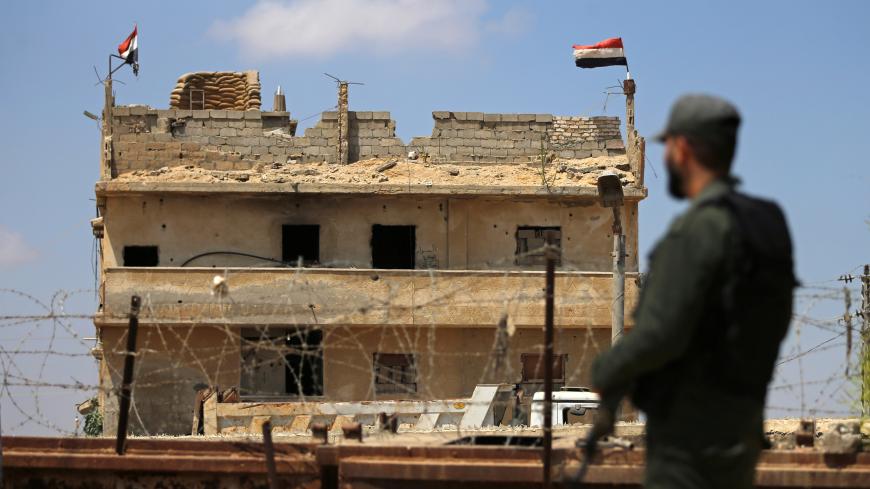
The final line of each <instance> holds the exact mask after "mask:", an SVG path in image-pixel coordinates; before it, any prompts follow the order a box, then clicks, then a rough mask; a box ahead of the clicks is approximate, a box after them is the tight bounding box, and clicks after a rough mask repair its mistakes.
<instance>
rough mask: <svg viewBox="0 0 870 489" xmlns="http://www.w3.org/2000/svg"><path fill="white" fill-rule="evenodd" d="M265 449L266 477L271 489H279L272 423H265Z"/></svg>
mask: <svg viewBox="0 0 870 489" xmlns="http://www.w3.org/2000/svg"><path fill="white" fill-rule="evenodd" d="M263 448H264V449H265V451H266V476H267V477H268V478H269V489H278V475H277V470H276V469H275V446H274V445H272V423H271V422H270V421H266V422H265V423H263Z"/></svg>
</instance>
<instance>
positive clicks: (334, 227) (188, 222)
mask: <svg viewBox="0 0 870 489" xmlns="http://www.w3.org/2000/svg"><path fill="white" fill-rule="evenodd" d="M636 211H637V204H636V203H634V202H629V203H628V205H627V206H626V208H625V221H626V234H627V236H628V242H627V251H628V259H627V266H626V268H627V270H629V271H635V270H637V214H636ZM611 219H612V218H611V214H610V210H609V209H602V208H601V207H600V206H598V205H597V204H591V203H588V202H584V201H574V202H564V201H563V202H560V203H559V202H552V201H547V200H544V199H537V200H534V199H528V200H524V201H520V200H508V199H501V200H496V199H492V200H485V199H457V198H451V199H447V198H412V197H384V196H365V197H322V196H320V197H306V196H293V195H288V196H280V197H275V196H272V197H268V196H261V197H244V196H237V195H235V196H234V195H213V196H207V197H197V196H184V195H164V196H162V197H154V196H125V197H110V198H109V199H108V202H107V206H106V212H105V225H106V237H105V243H104V253H105V266H107V267H113V266H122V265H123V263H122V262H123V259H122V252H123V247H124V246H125V245H157V246H159V248H160V266H170V267H171V266H179V265H181V264H182V263H183V262H184V261H185V260H187V259H188V258H190V257H192V256H194V255H196V254H199V253H203V252H208V251H237V252H245V253H251V254H255V255H260V256H265V257H269V258H273V259H278V260H280V259H281V225H282V224H319V225H320V226H321V232H320V257H321V262H322V263H323V264H324V266H334V267H335V266H337V267H358V268H370V267H371V245H370V239H371V227H372V225H373V224H388V225H390V224H402V225H416V226H417V235H416V239H417V250H416V263H417V268H427V267H428V266H431V267H432V268H441V269H446V268H450V269H520V268H522V267H519V266H517V265H515V264H514V253H515V251H516V230H517V227H518V226H561V227H562V234H563V238H562V249H563V255H562V259H563V268H566V269H574V270H583V271H610V269H611V260H612V258H611V256H610V251H611V246H612V244H611V243H612V241H611V234H610V227H611ZM191 266H203V267H209V266H215V267H224V266H272V264H270V263H269V262H263V261H258V260H254V259H250V258H243V257H235V256H230V255H216V256H209V257H205V258H200V259H198V260H196V261H195V262H193V263H191Z"/></svg>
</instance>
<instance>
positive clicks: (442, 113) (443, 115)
mask: <svg viewBox="0 0 870 489" xmlns="http://www.w3.org/2000/svg"><path fill="white" fill-rule="evenodd" d="M432 118H433V119H450V112H448V111H446V110H436V111H434V112H432Z"/></svg>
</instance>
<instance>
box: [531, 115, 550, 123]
mask: <svg viewBox="0 0 870 489" xmlns="http://www.w3.org/2000/svg"><path fill="white" fill-rule="evenodd" d="M535 122H553V114H535Z"/></svg>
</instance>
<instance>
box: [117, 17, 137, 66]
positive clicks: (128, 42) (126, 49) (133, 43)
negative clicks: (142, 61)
mask: <svg viewBox="0 0 870 489" xmlns="http://www.w3.org/2000/svg"><path fill="white" fill-rule="evenodd" d="M138 31H139V26H133V32H132V33H130V35H129V36H127V39H124V42H122V43H121V44H119V45H118V55H119V56H120V58H121V59H123V60H124V62H125V63H127V64H129V65H133V74H134V75H138V74H139V33H138Z"/></svg>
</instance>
